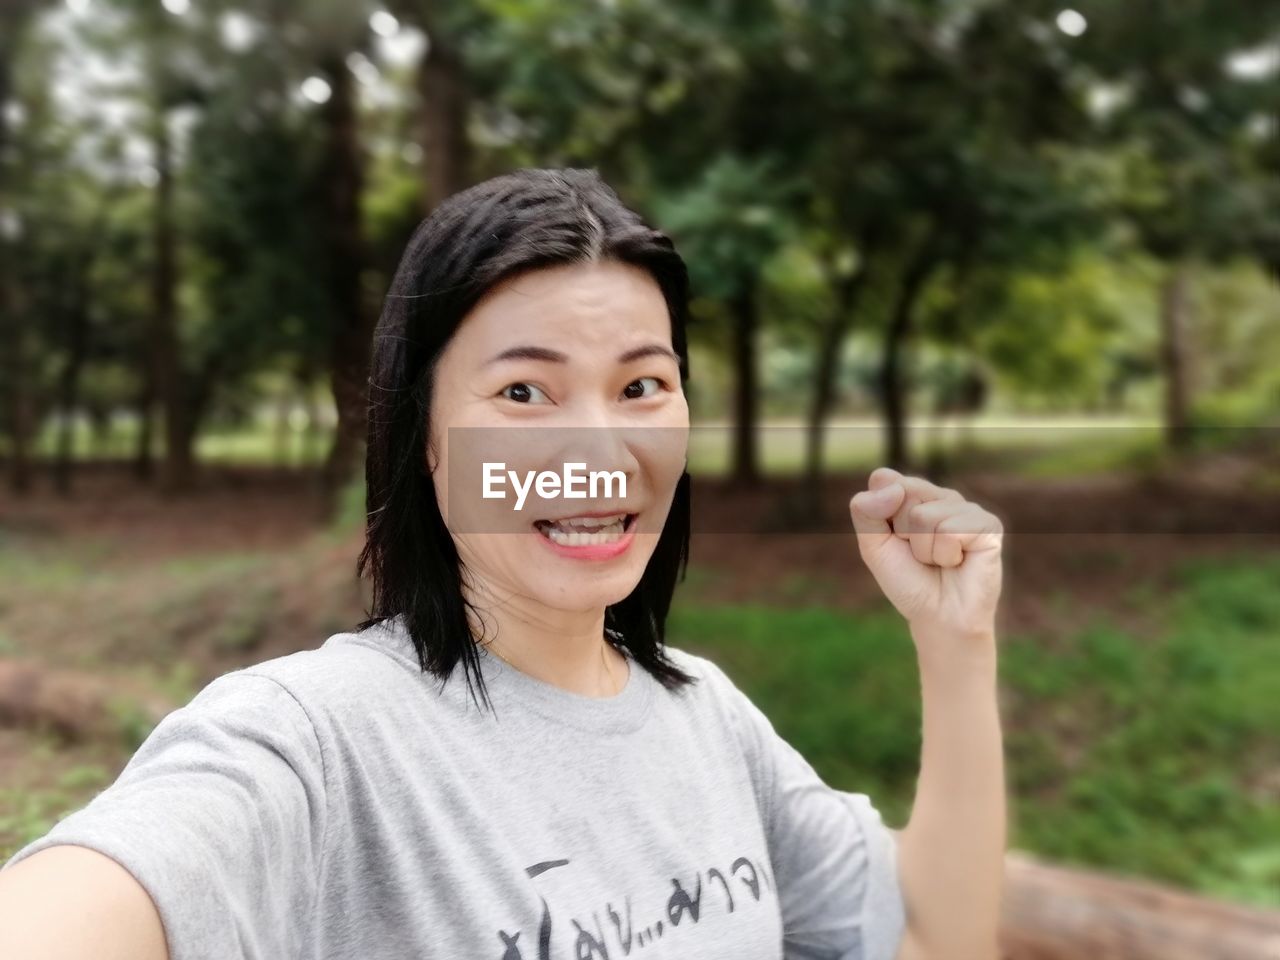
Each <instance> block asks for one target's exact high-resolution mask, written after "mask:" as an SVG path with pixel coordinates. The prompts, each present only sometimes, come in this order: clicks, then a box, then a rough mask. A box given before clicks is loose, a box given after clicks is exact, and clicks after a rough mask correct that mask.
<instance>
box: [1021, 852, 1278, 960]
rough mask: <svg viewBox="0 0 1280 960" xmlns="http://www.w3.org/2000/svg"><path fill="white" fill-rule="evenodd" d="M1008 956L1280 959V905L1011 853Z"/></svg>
mask: <svg viewBox="0 0 1280 960" xmlns="http://www.w3.org/2000/svg"><path fill="white" fill-rule="evenodd" d="M1000 939H1001V951H1002V957H1003V960H1280V910H1267V909H1260V908H1254V907H1246V906H1242V905H1239V904H1234V903H1229V902H1227V901H1223V900H1215V899H1211V898H1209V897H1200V896H1195V895H1193V894H1190V893H1186V892H1184V891H1181V890H1178V889H1175V888H1172V887H1167V886H1163V885H1161V884H1156V883H1151V882H1149V881H1145V880H1136V879H1129V878H1126V877H1120V876H1115V875H1111V874H1107V873H1101V872H1097V871H1091V870H1079V869H1074V868H1067V867H1060V866H1052V865H1050V864H1047V863H1044V862H1041V861H1038V860H1035V859H1033V858H1031V857H1029V856H1027V855H1026V854H1024V853H1021V852H1015V853H1010V854H1009V855H1008V856H1007V857H1006V858H1005V887H1004V903H1003V914H1002V918H1001V931H1000Z"/></svg>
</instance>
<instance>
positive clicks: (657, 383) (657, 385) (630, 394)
mask: <svg viewBox="0 0 1280 960" xmlns="http://www.w3.org/2000/svg"><path fill="white" fill-rule="evenodd" d="M649 383H651V384H653V388H652V389H646V387H645V386H644V385H645V384H649ZM637 384H639V385H640V392H639V393H637V392H635V390H634V389H633V388H634V387H636V385H637ZM665 384H666V381H664V380H661V379H659V378H658V377H641V378H640V379H639V380H632V381H631V382H630V383H628V384H627V386H626V388H625V389H624V390H623V391H622V395H623V396H624V397H626V398H627V399H629V400H639V399H641V398H643V397H651V396H653V395H654V394H655V393H657V392H658V391H659V390H661V389H662V388H663V386H665Z"/></svg>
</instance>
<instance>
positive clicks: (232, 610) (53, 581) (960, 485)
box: [0, 0, 1280, 958]
mask: <svg viewBox="0 0 1280 960" xmlns="http://www.w3.org/2000/svg"><path fill="white" fill-rule="evenodd" d="M1065 2H1066V0H1062V2H1053V3H1049V2H1044V0H1016V2H1015V0H952V2H942V0H740V2H736V3H728V2H720V0H701V2H693V0H594V2H591V0H587V2H576V3H575V2H570V0H455V2H432V0H380V2H379V3H369V2H365V0H65V2H54V0H2V2H0V456H2V457H3V462H2V466H3V473H4V475H3V478H2V484H0V858H4V857H7V855H8V853H9V852H11V851H13V850H16V849H17V847H18V846H20V845H21V844H23V843H24V842H26V841H27V840H28V839H31V838H33V837H35V836H38V835H41V834H43V833H44V832H45V831H47V830H48V829H49V828H50V827H51V826H52V825H53V823H54V822H55V821H56V820H57V819H58V818H59V817H60V816H62V815H63V814H64V813H66V812H68V811H69V810H71V809H75V808H77V807H79V806H81V805H83V804H84V803H86V802H87V801H88V800H89V799H90V798H91V797H92V796H93V795H94V794H95V793H96V792H97V791H99V790H101V789H102V788H104V787H105V786H107V785H108V784H110V782H111V781H112V780H113V779H114V778H115V775H116V774H117V773H118V771H119V770H120V768H121V767H122V766H123V764H124V762H125V761H126V760H127V759H128V757H129V756H130V754H131V753H132V751H133V750H134V749H135V748H136V746H137V745H138V744H139V743H140V742H141V740H142V738H144V737H145V736H146V735H147V733H148V732H149V731H150V729H151V728H152V726H153V725H154V723H155V722H156V721H157V720H158V718H159V717H160V716H162V715H163V714H164V712H165V711H167V710H169V709H172V708H173V707H175V706H177V705H180V704H182V703H184V702H185V701H186V700H187V699H189V698H190V697H191V696H192V695H193V694H194V692H195V691H197V690H199V689H200V688H201V687H202V686H204V685H205V684H206V683H208V682H209V681H210V680H211V679H212V678H213V677H216V676H217V675H219V674H220V673H222V672H225V671H227V670H230V669H234V668H236V667H238V666H243V665H245V664H248V663H253V662H258V661H261V660H264V659H268V658H270V657H274V656H279V655H283V654H287V653H289V652H291V651H294V650H300V649H306V648H310V647H314V646H317V645H319V643H321V642H322V641H323V640H324V639H325V637H327V636H328V635H329V634H330V633H334V632H338V631H340V630H343V629H347V628H349V627H350V626H352V625H353V624H354V623H355V622H357V621H358V620H360V619H362V618H363V615H364V603H365V602H366V599H367V589H366V588H364V587H362V586H361V585H360V584H359V583H357V581H356V579H355V576H354V559H355V555H356V553H357V552H358V550H359V548H360V546H361V544H362V532H363V531H362V523H363V511H364V490H363V450H362V443H363V430H364V416H365V414H364V409H365V408H364V403H365V397H364V394H363V387H364V383H365V377H366V363H367V356H368V345H369V340H370V335H371V332H372V329H373V325H374V323H375V322H376V319H377V316H378V312H379V309H380V306H381V301H382V296H383V294H384V292H385V290H386V288H387V285H388V283H389V280H390V277H391V274H392V272H393V271H394V269H395V266H396V264H397V261H398V258H399V256H400V253H401V252H402V250H403V248H404V245H405V243H406V241H407V239H408V237H409V234H410V233H411V231H412V230H413V228H414V227H415V226H416V224H417V223H418V222H419V221H420V220H421V218H422V217H424V216H425V215H426V214H427V213H428V212H429V211H430V210H431V209H432V208H433V207H434V206H435V205H436V204H437V203H438V202H439V201H440V200H441V198H443V197H445V196H447V195H448V194H450V193H453V192H455V191H457V190H459V189H462V188H463V187H465V186H468V185H470V184H473V183H476V182H478V181H480V180H483V179H485V178H487V177H490V176H493V175H496V174H499V173H502V172H505V171H509V170H511V169H514V168H516V167H521V166H578V167H595V168H597V169H598V170H599V171H600V173H601V174H602V176H603V177H604V178H605V180H606V181H607V182H609V183H610V184H611V185H612V186H613V187H614V188H615V189H616V190H617V191H618V192H619V193H620V194H621V195H622V197H623V199H624V201H626V202H627V203H628V204H629V205H631V206H632V207H634V208H635V209H637V210H639V211H640V212H641V213H642V214H643V215H644V216H645V217H646V218H647V219H649V220H650V222H652V223H653V224H655V225H656V226H659V227H660V228H662V229H665V230H667V231H668V232H669V233H670V234H671V235H672V236H673V237H674V239H675V240H676V243H677V246H678V248H679V249H680V251H681V252H682V253H683V255H684V256H685V258H686V260H687V262H688V264H689V267H690V270H691V274H692V280H693V294H694V301H693V320H692V325H691V329H690V335H691V338H692V347H691V350H692V355H691V356H692V360H691V370H692V379H691V381H690V384H689V395H690V404H691V408H692V410H693V415H694V419H695V424H696V427H695V430H694V433H693V437H692V440H691V460H690V464H691V472H692V473H693V474H694V479H695V484H694V502H695V511H694V513H695V529H696V533H695V541H694V545H693V551H692V557H691V563H690V569H689V576H688V579H687V581H686V582H685V583H684V584H683V585H682V586H681V588H680V589H679V590H678V592H677V597H676V608H675V610H674V611H673V614H672V617H671V622H670V635H669V638H668V640H669V642H670V643H672V644H674V645H677V646H681V647H685V648H687V649H691V650H695V651H697V652H700V653H703V654H705V655H707V656H710V657H712V658H713V659H715V660H716V661H717V662H719V663H721V664H722V665H723V666H724V667H725V669H726V670H727V671H728V672H729V673H730V675H731V676H732V677H733V678H734V679H735V681H736V682H737V683H738V684H739V685H740V686H742V687H743V689H744V690H746V691H747V692H748V693H749V694H750V695H751V696H752V697H753V699H755V700H756V701H757V702H758V703H759V704H760V705H761V706H762V708H763V709H764V710H765V712H766V713H767V714H768V715H769V716H770V717H771V718H772V719H773V720H774V723H775V726H776V727H777V728H778V730H779V732H780V733H781V734H782V735H783V736H784V737H786V738H787V739H788V740H789V741H790V742H792V743H793V744H794V745H795V746H796V747H797V748H798V749H799V750H800V751H801V752H802V753H803V754H804V755H805V756H806V757H808V758H809V759H810V761H811V762H812V763H813V764H814V765H815V767H816V768H817V769H818V770H819V771H820V772H821V773H822V775H823V776H824V778H825V779H827V781H828V782H829V783H832V784H833V785H835V786H838V787H841V788H843V789H849V790H858V791H862V792H867V793H870V794H871V795H872V796H873V798H874V799H875V801H876V803H877V805H878V806H879V807H880V808H881V809H882V811H883V812H884V814H885V817H886V819H887V820H888V821H889V822H890V823H891V824H892V825H896V826H900V825H902V824H903V823H905V821H906V818H907V815H908V814H909V812H910V802H911V798H912V796H913V791H914V787H915V775H916V772H917V763H918V759H919V747H920V742H919V724H920V715H919V690H918V685H917V675H916V667H915V660H914V652H913V650H912V648H911V644H910V640H909V637H908V635H907V632H906V629H905V627H904V625H903V624H901V623H900V622H899V618H897V616H896V614H895V613H894V612H893V611H892V610H891V608H889V607H888V605H887V603H886V602H885V601H883V599H882V598H881V597H880V596H879V592H878V590H877V589H876V587H875V585H874V583H873V582H872V581H871V579H870V577H869V576H868V575H867V574H866V573H865V571H864V569H863V567H862V563H861V561H860V559H859V557H858V555H857V548H856V541H855V538H854V537H853V535H852V531H851V528H850V525H849V518H848V512H847V501H848V498H849V497H850V496H851V495H852V494H853V493H854V492H855V491H856V490H858V489H861V488H862V487H863V486H865V481H866V474H867V473H868V472H869V471H870V470H871V469H873V468H874V467H875V466H878V465H880V464H890V465H892V466H894V467H896V468H898V469H901V470H904V471H907V472H911V473H918V474H921V475H924V476H926V477H928V478H929V479H931V480H933V481H935V482H937V483H941V484H944V485H948V486H953V487H955V488H957V489H959V490H961V492H963V493H964V494H965V495H966V497H968V498H969V499H972V500H976V501H978V502H979V503H981V504H982V505H983V506H984V507H986V508H988V509H990V510H992V512H994V513H996V514H997V515H999V516H1000V517H1001V518H1002V519H1003V520H1004V521H1005V525H1006V530H1007V531H1008V532H1009V534H1010V536H1009V537H1008V538H1007V539H1006V551H1005V552H1006V564H1007V566H1006V571H1007V572H1006V580H1005V589H1004V599H1003V600H1002V609H1001V635H1000V642H1001V651H1002V653H1001V656H1002V660H1001V678H1002V689H1001V698H1002V713H1003V716H1004V721H1005V727H1006V731H1005V732H1006V745H1007V755H1008V765H1009V766H1008V772H1009V782H1010V792H1011V804H1012V807H1011V845H1012V846H1013V847H1014V848H1015V849H1016V851H1019V853H1018V854H1015V855H1014V857H1017V856H1021V855H1022V854H1025V855H1026V856H1027V858H1028V859H1026V860H1017V861H1016V863H1017V864H1020V866H1018V868H1017V870H1016V871H1015V869H1014V866H1013V864H1014V863H1015V860H1014V859H1011V877H1013V878H1014V883H1013V884H1012V890H1011V894H1010V898H1009V904H1008V914H1009V915H1008V917H1007V928H1008V929H1007V931H1006V946H1007V949H1008V950H1009V955H1010V956H1026V957H1030V956H1036V957H1059V956H1061V957H1068V956H1083V955H1084V954H1085V953H1092V954H1093V955H1098V950H1099V944H1101V943H1103V942H1104V940H1105V942H1107V943H1111V944H1112V945H1113V946H1114V944H1116V943H1123V944H1124V946H1122V947H1117V948H1116V949H1117V951H1118V952H1115V953H1107V954H1105V955H1106V956H1130V957H1145V956H1160V957H1162V958H1169V957H1174V956H1175V954H1174V953H1173V952H1170V951H1171V947H1170V946H1169V944H1170V943H1178V942H1182V943H1191V942H1192V941H1193V940H1194V936H1195V934H1193V932H1190V928H1189V927H1179V926H1178V924H1179V923H1186V922H1189V921H1188V918H1193V919H1196V920H1197V922H1199V923H1200V926H1199V927H1197V928H1196V929H1209V930H1212V931H1213V936H1214V937H1216V938H1218V942H1220V943H1227V942H1228V941H1229V942H1230V943H1232V944H1235V946H1233V947H1231V948H1230V949H1229V950H1228V952H1226V953H1223V954H1221V955H1223V956H1228V955H1229V956H1239V957H1252V956H1255V953H1251V952H1249V951H1250V950H1254V949H1256V950H1257V951H1258V952H1257V953H1256V956H1258V957H1262V956H1268V957H1274V956H1275V954H1274V952H1272V953H1264V952H1262V951H1265V950H1268V949H1270V950H1272V951H1274V950H1275V943H1276V940H1275V939H1268V938H1274V937H1276V936H1278V935H1280V926H1277V916H1280V914H1278V913H1277V911H1280V647H1278V646H1277V640H1278V637H1280V589H1277V586H1278V585H1280V442H1277V440H1278V439H1280V437H1278V435H1277V428H1278V427H1280V284H1278V282H1277V278H1278V276H1280V176H1278V173H1280V131H1278V124H1280V4H1274V3H1261V2H1257V0H1214V2H1209V0H1181V2H1170V0H1140V2H1139V0H1135V2H1130V3H1123V4H1119V3H1112V2H1102V0H1070V2H1071V3H1072V4H1073V7H1072V8H1067V7H1066V6H1065ZM1031 857H1034V858H1035V862H1037V863H1041V864H1042V865H1041V866H1040V867H1036V868H1034V869H1033V868H1032V867H1031V866H1030V864H1032V862H1033V861H1032V860H1031V859H1030V858H1031ZM1050 864H1051V865H1052V866H1049V865H1050ZM1111 878H1121V880H1120V882H1121V885H1120V886H1116V887H1112V886H1107V885H1106V884H1107V883H1108V882H1109V881H1110V879H1111ZM1146 883H1155V884H1159V885H1160V889H1161V890H1162V891H1164V892H1165V894H1166V895H1167V899H1158V898H1157V899H1152V898H1150V897H1148V898H1146V899H1144V898H1143V897H1141V896H1139V895H1138V894H1137V893H1135V891H1138V890H1145V889H1146V887H1145V886H1144V887H1139V886H1137V884H1146ZM1099 891H1103V892H1099ZM1174 891H1181V894H1182V895H1184V896H1185V897H1186V899H1179V898H1178V896H1179V895H1178V894H1175V893H1174ZM1046 904H1047V905H1048V906H1047V907H1046ZM1067 904H1074V905H1075V907H1076V908H1078V909H1077V910H1076V912H1075V913H1074V914H1071V911H1070V910H1068V909H1067V907H1066V906H1065V905H1067ZM1055 905H1056V908H1055ZM1082 905H1087V910H1086V909H1085V906H1082ZM1090 911H1092V912H1090ZM1068 914H1071V916H1074V917H1075V919H1074V920H1072V919H1071V918H1070V917H1069V916H1068ZM1108 924H1110V926H1108ZM1117 930H1119V931H1120V932H1117ZM1161 937H1164V938H1165V939H1164V940H1163V941H1162V940H1161V939H1160V938H1161ZM1170 937H1172V938H1173V939H1172V940H1170V939H1169V938H1170ZM1233 937H1235V938H1239V939H1238V941H1237V940H1233V939H1231V938H1233ZM1090 938H1094V939H1090ZM1099 938H1102V939H1099ZM1105 938H1111V939H1105ZM1180 938H1181V939H1180ZM1188 938H1191V939H1188ZM1224 938H1225V939H1224ZM1156 942H1162V943H1164V946H1163V947H1159V948H1153V947H1151V944H1152V943H1156ZM1268 943H1269V944H1270V946H1269V947H1268V946H1267V944H1268ZM1147 949H1157V952H1152V953H1146V952H1143V951H1144V950H1147ZM1035 950H1039V951H1040V952H1034V951H1035ZM1053 951H1058V952H1053ZM1160 951H1163V952H1160ZM1232 951H1234V952H1232ZM1177 955H1178V956H1181V955H1182V954H1177ZM1185 955H1186V956H1207V955H1208V954H1207V953H1206V952H1199V953H1194V952H1191V953H1187V954H1185Z"/></svg>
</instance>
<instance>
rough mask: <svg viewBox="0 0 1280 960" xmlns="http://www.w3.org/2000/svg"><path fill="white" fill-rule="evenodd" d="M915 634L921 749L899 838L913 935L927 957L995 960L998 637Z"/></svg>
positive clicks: (1000, 798)
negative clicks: (913, 791)
mask: <svg viewBox="0 0 1280 960" xmlns="http://www.w3.org/2000/svg"><path fill="white" fill-rule="evenodd" d="M915 639H916V641H917V644H916V646H917V651H919V657H918V659H919V663H920V682H921V694H922V698H923V719H924V724H923V746H922V750H921V759H920V776H919V780H918V782H917V786H916V796H915V802H914V805H913V806H912V811H911V819H910V821H909V822H908V824H907V826H906V827H905V828H904V829H903V830H902V833H901V836H900V838H899V872H900V879H901V883H902V888H903V896H904V899H905V901H906V908H907V924H908V936H909V937H910V938H911V940H912V941H913V942H914V944H915V946H916V948H917V949H918V951H919V952H920V953H921V954H922V955H923V956H925V957H946V958H948V960H952V958H954V960H995V957H996V955H997V952H996V930H997V927H998V924H999V914H1000V893H1001V884H1002V879H1003V874H1004V851H1005V842H1006V840H1005V784H1004V757H1003V746H1002V739H1001V732H1000V717H999V710H998V700H997V690H996V644H995V638H994V636H985V637H983V638H980V639H978V640H977V641H975V639H974V638H972V637H969V638H966V637H958V636H957V637H927V638H923V637H919V636H916V637H915Z"/></svg>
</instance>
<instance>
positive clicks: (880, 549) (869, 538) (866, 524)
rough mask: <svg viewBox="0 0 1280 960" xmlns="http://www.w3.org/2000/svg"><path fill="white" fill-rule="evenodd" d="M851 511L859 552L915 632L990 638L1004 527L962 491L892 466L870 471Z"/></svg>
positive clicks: (855, 495) (996, 597)
mask: <svg viewBox="0 0 1280 960" xmlns="http://www.w3.org/2000/svg"><path fill="white" fill-rule="evenodd" d="M867 486H868V489H866V490H863V491H860V492H859V493H856V494H854V496H853V498H852V499H851V500H850V501H849V514H850V516H851V517H852V519H853V526H854V530H855V531H857V535H858V551H859V552H860V553H861V554H862V559H863V561H864V562H865V563H866V565H867V567H868V569H870V571H871V575H872V576H873V577H874V578H875V580H876V583H878V584H879V585H880V589H881V590H883V591H884V594H885V596H886V597H887V598H888V599H889V601H890V602H891V603H892V604H893V605H894V607H895V608H896V609H897V610H898V612H899V613H901V614H902V616H903V617H905V618H906V620H907V622H908V623H909V624H910V625H911V627H912V631H913V634H914V633H918V632H921V631H922V632H923V633H924V634H927V635H938V634H946V635H960V636H965V637H970V636H972V637H990V636H994V632H995V614H996V604H997V602H998V601H999V599H1000V583H1001V561H1000V553H1001V548H1002V547H1003V540H1004V526H1003V524H1002V523H1001V522H1000V520H999V518H997V517H996V516H995V515H994V514H992V513H990V512H988V511H986V510H984V509H982V507H980V506H978V504H976V503H971V502H970V501H968V500H966V499H965V498H964V497H963V496H961V495H960V494H959V493H957V492H956V491H955V490H950V489H948V488H946V487H939V486H936V485H934V484H932V483H930V482H929V481H928V480H925V479H924V478H922V477H908V476H905V475H904V474H901V473H899V472H898V471H897V470H893V469H891V468H889V467H878V468H877V469H875V470H873V471H872V472H871V475H870V477H869V478H868V482H867Z"/></svg>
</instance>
